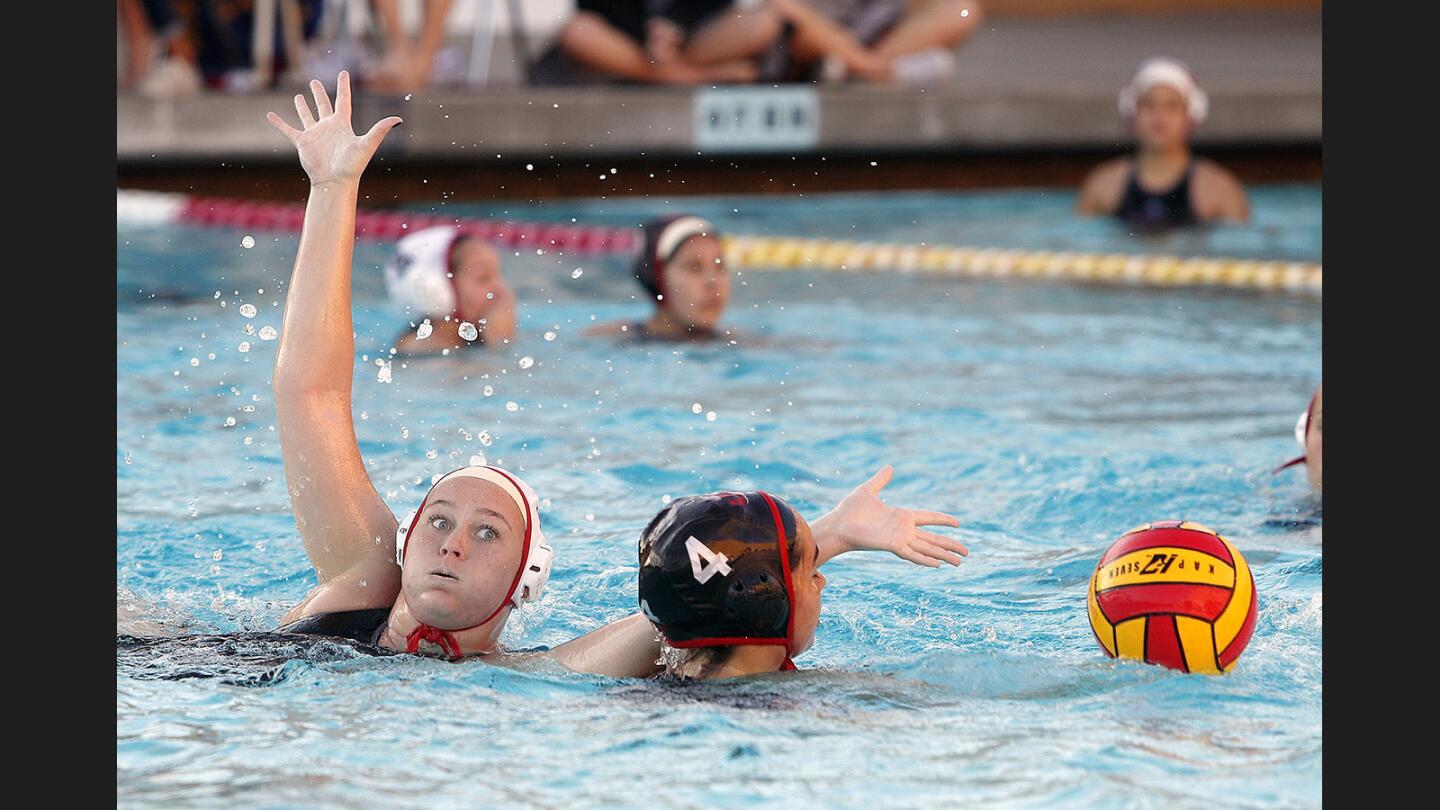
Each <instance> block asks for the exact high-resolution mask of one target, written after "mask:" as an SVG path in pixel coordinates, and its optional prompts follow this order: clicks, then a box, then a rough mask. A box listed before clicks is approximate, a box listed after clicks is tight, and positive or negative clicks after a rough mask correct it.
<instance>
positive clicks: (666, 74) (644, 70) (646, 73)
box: [559, 11, 704, 84]
mask: <svg viewBox="0 0 1440 810" xmlns="http://www.w3.org/2000/svg"><path fill="white" fill-rule="evenodd" d="M559 43H560V47H561V49H562V50H564V51H565V53H566V54H568V55H569V56H570V57H571V58H572V59H574V60H575V61H577V62H580V63H581V64H583V65H585V66H587V67H591V68H594V69H595V70H598V71H601V72H602V73H607V74H609V75H611V76H617V77H619V78H622V79H630V80H632V81H637V82H661V83H672V84H696V83H698V82H701V81H704V76H703V75H702V74H701V73H700V71H698V70H696V69H695V68H692V67H690V66H689V65H688V64H685V63H670V64H666V65H657V64H655V63H653V62H651V61H650V57H649V56H647V55H646V53H645V50H644V48H642V47H641V46H640V44H639V43H637V42H635V41H634V40H633V39H631V38H630V37H628V36H626V35H625V33H624V32H623V31H621V30H620V29H618V28H616V27H614V26H612V25H611V24H610V23H608V22H606V21H605V18H604V17H601V16H600V15H598V14H594V13H591V12H588V11H578V12H576V13H575V16H574V17H572V18H571V19H570V22H568V23H566V25H565V28H564V29H563V30H562V31H561V32H560V38H559Z"/></svg>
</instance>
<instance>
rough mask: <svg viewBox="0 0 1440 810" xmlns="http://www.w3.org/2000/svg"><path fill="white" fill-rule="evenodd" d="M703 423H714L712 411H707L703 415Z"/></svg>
mask: <svg viewBox="0 0 1440 810" xmlns="http://www.w3.org/2000/svg"><path fill="white" fill-rule="evenodd" d="M705 421H706V422H714V421H715V412H714V411H707V412H706V414H705Z"/></svg>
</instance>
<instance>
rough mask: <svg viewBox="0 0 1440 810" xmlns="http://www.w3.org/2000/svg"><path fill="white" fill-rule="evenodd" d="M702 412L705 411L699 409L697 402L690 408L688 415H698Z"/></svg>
mask: <svg viewBox="0 0 1440 810" xmlns="http://www.w3.org/2000/svg"><path fill="white" fill-rule="evenodd" d="M703 410H705V409H704V408H702V407H700V403H698V402H697V403H695V404H694V405H691V406H690V413H700V412H701V411H703Z"/></svg>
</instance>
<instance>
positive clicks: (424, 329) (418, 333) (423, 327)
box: [415, 318, 435, 340]
mask: <svg viewBox="0 0 1440 810" xmlns="http://www.w3.org/2000/svg"><path fill="white" fill-rule="evenodd" d="M434 331H435V327H433V326H431V325H430V319H429V318H426V319H425V322H424V323H422V324H420V325H419V326H417V327H415V338H416V339H417V340H424V339H425V338H428V337H430V333H431V332H434Z"/></svg>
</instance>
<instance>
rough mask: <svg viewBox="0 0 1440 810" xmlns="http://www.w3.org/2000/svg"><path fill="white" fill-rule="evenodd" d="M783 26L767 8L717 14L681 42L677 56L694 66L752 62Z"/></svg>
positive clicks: (776, 16) (772, 11)
mask: <svg viewBox="0 0 1440 810" xmlns="http://www.w3.org/2000/svg"><path fill="white" fill-rule="evenodd" d="M783 25H784V23H783V22H782V21H781V19H780V15H779V14H777V13H776V12H775V10H774V9H772V8H770V7H769V6H760V7H759V8H753V9H748V10H745V11H726V12H724V13H722V14H717V15H716V16H715V17H714V18H713V19H711V20H710V21H709V22H708V23H706V24H705V25H704V26H703V27H701V28H700V30H698V31H696V32H695V34H694V35H693V36H691V37H690V38H689V40H687V41H686V43H685V48H684V50H682V51H681V56H682V57H683V58H684V59H685V61H687V62H689V63H690V64H692V65H696V66H708V65H718V64H721V63H724V62H734V61H736V60H739V59H753V58H754V57H756V56H758V55H759V54H761V53H763V52H764V51H765V49H766V48H768V47H770V43H772V42H774V41H775V39H776V38H777V37H779V36H780V32H781V28H782V27H783Z"/></svg>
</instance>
